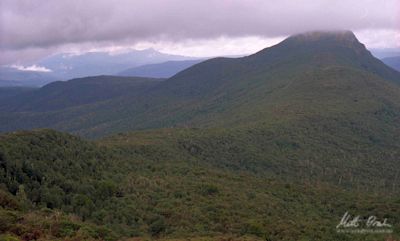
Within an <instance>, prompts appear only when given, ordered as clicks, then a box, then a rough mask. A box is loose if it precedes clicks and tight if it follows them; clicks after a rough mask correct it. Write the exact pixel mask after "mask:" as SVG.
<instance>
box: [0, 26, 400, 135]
mask: <svg viewBox="0 0 400 241" xmlns="http://www.w3.org/2000/svg"><path fill="white" fill-rule="evenodd" d="M399 79H400V74H399V73H398V72H396V71H395V70H393V69H391V68H389V67H387V66H386V65H385V64H383V63H382V62H381V61H380V60H378V59H376V58H374V57H373V56H372V55H371V54H370V53H369V52H368V51H367V50H366V49H365V46H364V45H363V44H361V43H360V42H358V40H357V39H356V37H355V36H354V34H353V33H351V32H348V31H343V32H312V33H306V34H300V35H296V36H293V37H290V38H288V39H286V40H284V41H283V42H281V43H279V44H278V45H276V46H273V47H270V48H267V49H264V50H262V51H260V52H258V53H256V54H254V55H250V56H248V57H244V58H236V59H231V58H216V59H211V60H208V61H205V62H202V63H200V64H197V65H194V66H192V67H190V68H188V69H186V70H184V71H182V72H180V73H178V74H177V75H175V76H173V77H172V78H170V79H168V80H166V81H164V82H161V83H160V84H158V85H156V86H155V87H154V88H152V89H151V90H150V91H148V92H146V93H145V94H138V95H133V96H126V97H124V98H119V99H115V100H110V101H109V102H106V103H94V104H92V105H87V106H84V107H82V106H78V107H76V108H70V109H68V110H67V111H62V110H54V112H45V113H43V112H41V113H36V112H35V111H36V110H34V109H33V112H29V113H26V112H25V113H19V112H15V113H5V114H3V115H2V118H1V119H0V126H1V130H3V131H4V130H13V129H16V128H32V127H52V128H57V129H61V130H67V131H73V132H76V133H80V134H83V135H86V136H92V137H93V136H103V135H107V134H111V133H116V132H122V131H126V130H133V129H146V128H154V127H170V126H236V125H246V124H248V123H250V122H267V123H269V122H275V121H283V120H290V119H300V118H302V117H313V116H314V115H317V116H318V115H323V116H335V115H340V114H342V113H353V114H358V115H362V114H365V115H366V118H367V117H368V116H370V113H374V112H376V111H380V110H381V109H382V108H389V109H390V111H392V112H394V113H398V112H397V111H398V108H399V103H400V101H399V91H400V88H399ZM10 124H11V125H10Z"/></svg>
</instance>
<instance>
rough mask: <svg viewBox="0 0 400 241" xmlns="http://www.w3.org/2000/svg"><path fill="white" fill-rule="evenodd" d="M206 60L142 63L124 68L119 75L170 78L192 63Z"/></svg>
mask: <svg viewBox="0 0 400 241" xmlns="http://www.w3.org/2000/svg"><path fill="white" fill-rule="evenodd" d="M202 61H204V60H181V61H168V62H164V63H159V64H148V65H141V66H138V67H134V68H130V69H127V70H124V71H122V72H120V73H118V74H117V75H119V76H138V77H150V78H170V77H172V76H174V75H175V74H176V73H178V72H181V71H182V70H184V69H187V68H189V67H190V66H192V65H195V64H198V63H200V62H202Z"/></svg>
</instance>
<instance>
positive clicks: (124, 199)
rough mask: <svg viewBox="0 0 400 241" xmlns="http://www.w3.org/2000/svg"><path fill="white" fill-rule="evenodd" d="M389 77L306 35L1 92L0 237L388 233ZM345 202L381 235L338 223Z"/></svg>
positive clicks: (398, 193) (394, 77) (395, 113)
mask: <svg viewBox="0 0 400 241" xmlns="http://www.w3.org/2000/svg"><path fill="white" fill-rule="evenodd" d="M399 81H400V74H399V73H398V72H396V71H394V70H392V69H390V68H389V67H387V66H385V65H384V64H383V63H382V62H380V61H379V60H377V59H375V58H374V57H373V56H372V55H371V54H370V53H369V52H368V51H367V50H366V49H365V46H364V45H363V44H361V43H360V42H358V40H357V39H356V38H355V36H354V34H352V33H351V32H334V33H330V32H329V33H325V32H324V33H321V32H316V33H308V34H300V35H296V36H293V37H290V38H288V39H286V40H284V41H283V42H281V43H280V44H278V45H276V46H273V47H271V48H267V49H265V50H262V51H260V52H258V53H256V54H254V55H250V56H247V57H243V58H236V59H233V58H232V59H230V58H215V59H211V60H208V61H205V62H202V63H200V64H196V65H194V66H192V67H190V68H189V69H186V70H184V71H182V72H180V73H178V74H177V75H175V76H173V77H172V78H170V79H167V80H161V79H145V78H121V79H120V78H118V77H111V76H100V77H89V78H83V79H75V80H70V81H67V82H56V83H53V84H50V85H47V86H45V87H43V88H40V89H34V90H32V89H31V90H27V91H20V90H18V91H15V90H13V91H14V92H13V93H11V94H10V93H9V94H7V93H6V94H4V93H3V96H5V97H4V101H2V102H1V104H0V129H1V130H2V131H11V132H8V133H3V134H1V135H0V190H1V191H0V205H1V208H0V228H1V233H2V236H0V240H35V239H36V240H141V239H145V240H146V239H148V240H152V239H159V240H198V241H200V240H220V241H222V240H269V241H275V240H288V241H289V240H290V241H292V240H304V241H305V240H326V241H329V240H332V241H339V240H349V241H350V240H359V241H361V240H362V241H368V240H370V241H375V240H382V241H383V240H385V241H388V240H398V239H400V230H399V224H400V219H399V218H400V198H399V197H400V171H399V170H400V163H399V160H400V140H399V136H400V85H399V83H400V82H399ZM7 96H11V97H12V98H11V97H10V98H8V97H7ZM16 96H17V97H18V98H16ZM42 127H46V128H52V129H57V130H52V129H35V128H42ZM19 129H33V130H26V131H20V130H19ZM16 130H19V131H16ZM60 130H61V131H68V132H69V133H66V132H60ZM346 212H349V213H350V214H351V215H352V216H357V215H360V216H361V217H362V218H368V217H369V216H371V215H373V216H377V218H378V219H379V220H384V219H387V221H388V222H389V223H390V224H391V225H392V227H391V228H390V231H392V233H364V234H360V233H355V234H349V233H339V232H337V228H336V226H337V225H338V223H339V221H340V220H341V218H342V217H343V215H344V214H345V213H346ZM379 230H381V229H379V228H377V229H376V230H375V231H377V232H378V231H379Z"/></svg>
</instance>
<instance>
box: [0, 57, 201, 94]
mask: <svg viewBox="0 0 400 241" xmlns="http://www.w3.org/2000/svg"><path fill="white" fill-rule="evenodd" d="M192 59H194V58H191V57H186V56H179V55H171V54H164V53H161V52H158V51H156V50H154V49H145V50H130V51H128V52H124V53H115V54H110V53H107V52H88V53H83V54H73V53H61V54H56V55H53V56H49V57H47V58H45V59H42V60H40V61H38V62H37V63H35V64H34V66H38V67H40V68H43V69H45V70H46V72H44V71H30V70H26V69H24V70H20V69H18V68H16V67H14V66H3V67H0V86H35V87H40V86H43V85H45V84H48V83H50V82H53V81H57V80H64V81H65V80H69V79H73V78H80V77H87V76H96V75H117V74H118V73H119V72H121V71H124V70H127V69H130V68H134V67H137V66H143V65H147V64H155V63H163V62H166V61H182V60H189V62H187V63H185V62H183V64H179V62H176V64H172V65H177V66H171V64H167V66H163V65H161V66H159V67H158V66H152V67H150V68H151V69H154V70H151V71H150V69H148V67H144V69H143V67H141V68H139V70H140V71H139V72H138V75H137V76H142V77H155V78H161V77H170V75H173V74H174V73H176V72H178V71H180V70H182V69H183V68H185V67H189V66H190V63H191V61H192ZM193 61H194V62H193V64H194V63H195V62H196V60H193ZM171 63H174V62H171ZM22 67H23V66H21V68H22ZM143 71H145V72H143ZM146 71H147V72H146ZM149 71H150V72H149ZM141 73H142V74H141ZM152 73H154V74H152ZM122 75H125V74H122ZM126 76H134V75H131V74H129V73H128V74H126Z"/></svg>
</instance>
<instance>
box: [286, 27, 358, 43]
mask: <svg viewBox="0 0 400 241" xmlns="http://www.w3.org/2000/svg"><path fill="white" fill-rule="evenodd" d="M287 40H291V41H299V42H314V41H326V40H331V41H335V42H353V43H359V41H358V39H357V37H356V36H355V35H354V33H353V32H351V31H349V30H341V31H312V32H306V33H301V34H296V35H293V36H291V37H289V38H288V39H287Z"/></svg>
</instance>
